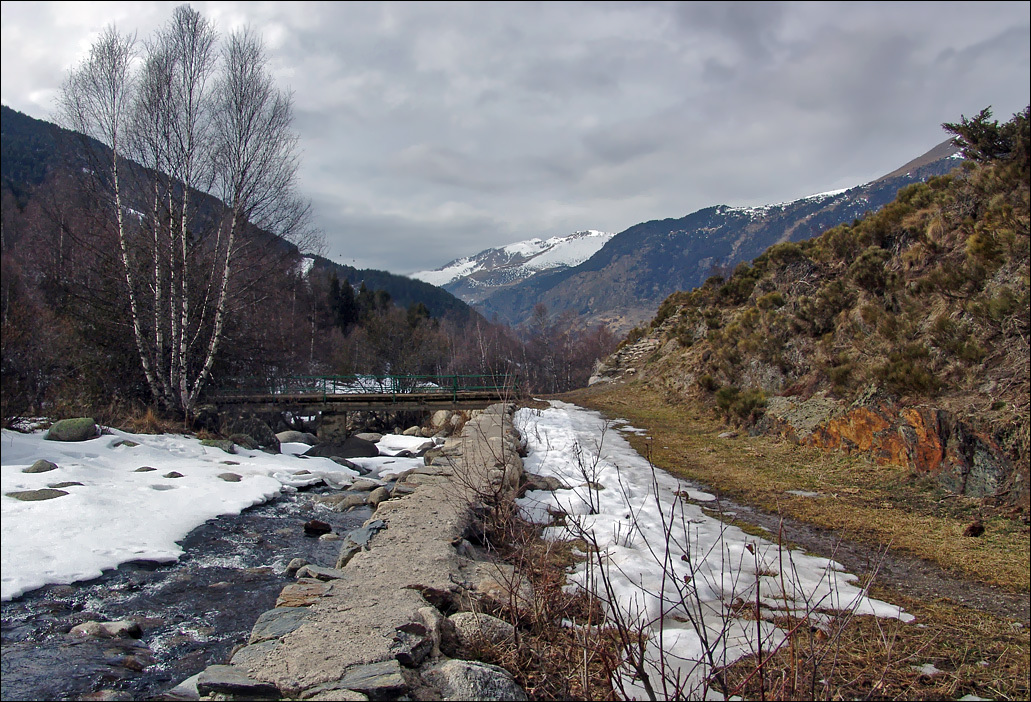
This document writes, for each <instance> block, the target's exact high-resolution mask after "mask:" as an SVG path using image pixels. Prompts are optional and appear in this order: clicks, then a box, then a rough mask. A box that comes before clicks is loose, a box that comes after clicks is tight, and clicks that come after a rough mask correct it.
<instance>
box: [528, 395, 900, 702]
mask: <svg viewBox="0 0 1031 702" xmlns="http://www.w3.org/2000/svg"><path fill="white" fill-rule="evenodd" d="M620 424H622V426H620ZM516 426H517V427H518V428H519V429H520V431H521V432H522V433H523V436H524V437H526V439H527V442H528V448H529V455H528V456H527V458H526V459H525V460H524V466H525V468H526V470H527V471H529V472H531V473H537V474H540V475H544V476H552V477H555V478H558V479H559V480H561V481H562V482H563V483H565V484H566V485H567V486H569V487H571V488H572V489H569V490H556V491H555V492H546V491H530V492H528V493H526V495H525V496H524V497H523V498H522V499H520V500H519V504H520V508H521V510H522V512H523V514H524V515H525V516H526V517H527V518H528V519H530V520H532V521H534V522H536V523H540V524H548V523H550V521H551V519H552V517H551V515H552V514H555V513H565V514H567V515H571V516H569V517H567V518H566V520H565V521H566V526H559V527H549V528H547V529H546V530H545V531H546V534H547V536H548V537H549V538H554V539H569V538H572V537H575V536H581V535H586V536H588V537H589V538H593V539H594V540H595V541H596V542H597V545H598V547H599V553H600V556H601V557H600V565H599V562H598V561H599V559H596V558H592V559H591V560H589V561H585V562H584V563H583V564H581V565H580V566H579V567H578V570H577V571H576V572H574V574H573V576H572V577H573V580H574V581H575V583H576V585H574V587H576V586H577V585H578V586H581V587H587V588H589V589H592V590H593V591H595V592H599V591H602V592H604V588H602V587H601V582H602V580H601V576H602V574H603V572H602V571H603V570H604V575H605V577H606V578H607V580H608V582H609V584H610V587H611V589H610V590H609V591H610V592H611V593H612V597H611V598H608V601H609V603H610V604H609V607H610V618H613V619H614V618H616V617H621V618H622V620H623V621H624V622H630V623H632V624H633V625H634V626H640V627H642V628H643V629H644V630H645V631H646V632H649V633H650V634H651V637H650V638H649V643H648V644H647V646H648V648H647V649H646V658H647V659H648V660H649V661H650V667H651V670H650V671H649V677H650V678H651V679H652V680H653V681H656V680H659V679H663V678H664V679H665V680H666V682H667V686H666V688H665V689H664V690H663V689H661V687H662V686H661V684H660V685H659V687H660V689H659V693H658V694H659V696H660V698H661V697H667V698H668V697H679V698H683V697H684V696H687V697H689V698H692V699H698V698H702V697H705V696H706V692H707V691H706V690H705V689H704V680H705V678H706V676H707V672H708V670H710V668H711V666H713V665H715V666H723V665H726V664H728V663H731V662H733V661H734V660H737V659H738V658H740V657H742V656H745V655H748V654H750V653H755V652H756V651H757V650H758V648H759V646H760V645H761V647H762V650H763V651H766V652H769V651H770V650H771V649H772V648H773V647H774V646H776V645H778V644H780V643H781V642H782V641H783V638H784V632H782V631H781V630H779V629H778V628H777V627H776V626H775V625H774V624H773V623H772V621H770V620H772V619H773V618H774V617H775V616H777V615H782V614H784V613H785V612H787V613H791V614H796V615H799V614H805V613H815V614H814V615H813V616H812V617H811V618H810V621H812V622H815V623H817V624H819V623H820V622H826V621H827V620H828V618H829V617H830V616H831V615H832V613H835V612H850V611H851V612H855V613H857V614H872V615H876V616H880V617H896V618H900V619H902V620H904V621H910V620H912V616H911V615H908V614H905V613H904V612H902V611H901V610H900V609H899V608H898V607H896V606H893V605H890V604H888V603H885V602H881V601H879V600H875V599H871V598H869V597H867V596H866V593H865V591H864V590H863V589H862V588H860V587H859V586H858V585H857V584H856V583H857V581H858V578H857V577H856V576H855V575H850V574H848V573H845V572H844V571H843V568H842V566H841V565H839V564H837V563H835V562H833V561H831V560H828V559H825V558H819V557H814V556H810V555H807V554H805V553H803V552H801V551H790V552H789V551H787V550H781V549H780V548H779V547H778V545H777V544H776V543H774V542H773V541H767V540H763V539H760V538H758V537H755V536H751V535H749V534H746V533H745V532H743V531H741V530H740V529H738V528H736V527H733V526H729V525H727V524H725V523H723V522H721V521H720V520H717V519H715V518H713V517H710V516H707V515H706V514H705V513H704V512H703V511H702V505H707V506H708V507H709V508H710V509H712V508H715V507H716V505H715V498H714V497H713V496H712V495H709V494H707V493H704V492H700V491H698V490H694V489H690V488H689V487H687V486H684V485H681V484H679V483H678V481H677V480H676V479H675V478H673V477H672V476H670V475H668V474H667V473H664V472H662V471H660V470H658V469H655V470H653V469H652V467H651V466H650V465H649V464H648V462H647V461H646V460H645V459H644V458H642V457H641V456H640V455H638V454H637V453H636V452H635V451H634V450H633V448H631V446H630V445H629V443H627V441H626V440H625V439H624V438H622V436H620V435H619V431H627V432H638V433H639V432H640V430H638V429H635V428H633V427H629V426H626V423H625V422H622V423H620V422H618V421H617V422H614V423H613V424H612V425H606V423H605V421H604V420H603V419H602V417H601V416H600V415H599V414H597V413H595V412H591V411H588V410H584V409H581V408H578V407H576V406H574V405H569V404H565V403H562V402H552V406H551V408H550V409H546V410H531V409H522V410H519V412H518V413H517V416H516ZM617 427H618V429H619V431H617V430H616V428H617ZM773 538H774V539H775V537H773ZM667 544H668V548H667ZM757 588H758V592H757ZM603 599H606V598H604V597H603ZM757 600H758V602H759V610H760V612H761V615H760V621H759V622H756V621H755V620H754V616H753V618H752V620H746V619H743V618H739V617H738V615H737V612H741V613H749V614H751V615H754V613H755V611H756V602H757ZM617 610H618V611H617ZM663 666H664V672H665V675H663V674H662V673H660V668H662V667H663ZM622 682H623V685H624V686H625V687H624V689H625V691H626V692H627V693H628V694H629V695H630V696H631V697H636V698H639V699H646V698H647V695H646V693H645V690H644V689H643V688H642V687H640V686H639V684H638V683H636V682H635V681H633V680H631V679H630V676H629V675H628V676H626V677H625V679H624V680H623V681H622ZM708 694H715V691H708ZM721 698H722V697H721Z"/></svg>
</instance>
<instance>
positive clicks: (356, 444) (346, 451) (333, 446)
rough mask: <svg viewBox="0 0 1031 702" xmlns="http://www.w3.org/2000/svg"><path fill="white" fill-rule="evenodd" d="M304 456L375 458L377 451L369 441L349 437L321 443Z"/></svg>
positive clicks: (374, 445)
mask: <svg viewBox="0 0 1031 702" xmlns="http://www.w3.org/2000/svg"><path fill="white" fill-rule="evenodd" d="M304 455H305V456H321V457H323V458H375V457H376V456H378V455H379V449H378V448H376V444H374V443H372V442H371V441H366V440H364V439H359V438H358V437H356V436H349V437H347V439H346V440H345V441H340V442H332V443H321V444H318V445H316V446H313V447H311V448H310V449H308V450H307V451H305V452H304Z"/></svg>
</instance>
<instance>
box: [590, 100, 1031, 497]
mask: <svg viewBox="0 0 1031 702" xmlns="http://www.w3.org/2000/svg"><path fill="white" fill-rule="evenodd" d="M1026 132H1027V125H1026V115H1025V122H1024V138H1025V142H1024V147H1023V148H1024V154H1023V160H1022V161H1021V159H1020V158H1018V157H1017V156H1014V157H1013V158H1012V159H1011V160H1004V161H993V162H990V163H985V164H978V165H974V164H968V165H967V166H966V167H965V168H964V170H962V171H957V172H956V173H954V174H951V175H947V176H943V177H938V178H933V179H931V180H929V181H928V182H927V183H926V184H923V183H918V184H913V185H910V186H908V187H906V188H904V189H903V190H901V191H900V192H899V194H898V196H897V198H896V199H895V200H894V201H893V202H892V203H890V204H889V205H887V206H886V207H884V208H883V209H882V210H880V211H879V212H877V213H875V214H873V215H871V216H869V217H867V218H866V219H864V220H863V221H861V222H856V223H854V224H845V225H840V226H837V227H834V228H832V229H829V230H828V231H826V232H824V233H823V234H822V235H821V236H819V237H817V238H815V239H812V240H809V241H804V242H801V243H791V242H787V243H780V244H778V245H775V246H773V247H771V248H770V249H768V250H767V251H766V252H765V253H763V254H762V255H761V256H758V257H757V258H756V259H755V260H754V262H753V263H752V264H751V265H748V264H741V265H740V266H738V268H737V269H736V270H735V271H734V273H733V274H732V275H729V276H727V277H726V278H724V277H721V276H714V277H712V278H710V279H709V280H707V281H706V283H705V284H704V285H703V286H702V287H700V288H697V289H695V290H694V291H691V292H679V293H676V294H674V295H671V296H670V297H669V298H667V300H665V301H664V302H663V304H662V306H661V307H660V308H659V312H658V314H657V315H656V317H655V318H654V319H653V320H652V323H651V328H650V329H649V330H647V331H643V332H638V333H637V334H634V335H632V338H631V340H630V342H629V343H627V344H625V345H624V347H623V348H622V349H621V350H620V351H619V352H617V354H616V355H615V356H614V357H612V358H610V359H609V360H608V361H606V363H605V364H603V365H602V367H601V368H599V369H598V373H597V374H596V380H604V379H611V378H616V377H620V376H626V375H628V374H629V375H635V374H636V376H637V377H638V378H639V379H641V380H643V381H644V382H645V383H647V384H648V385H650V386H652V387H654V388H656V389H659V390H661V391H662V392H663V393H664V394H665V396H666V397H668V398H669V399H670V401H672V402H683V401H688V400H699V401H702V402H703V403H705V404H713V405H715V406H716V407H718V408H719V411H720V412H721V413H722V414H723V415H724V416H725V417H726V418H728V419H729V420H731V421H735V422H738V423H742V424H745V425H747V426H750V427H751V428H752V429H753V430H754V431H769V432H775V433H780V434H782V435H784V436H787V437H789V438H792V439H794V440H796V441H799V442H801V443H805V444H810V445H815V446H821V447H826V448H837V449H844V450H847V451H854V450H859V451H863V452H869V453H870V455H871V456H872V457H873V458H874V459H875V460H877V461H878V462H880V463H883V464H888V465H898V466H904V467H908V468H910V469H911V470H912V471H913V472H914V475H917V476H918V475H925V474H929V475H932V476H934V478H936V479H937V481H938V482H939V483H940V484H941V485H943V486H944V487H946V488H948V489H949V490H952V491H954V492H957V493H961V494H966V495H970V496H975V497H995V498H998V499H1000V500H1004V501H1006V502H1009V503H1011V504H1012V503H1016V505H1018V506H1020V507H1022V508H1023V509H1024V510H1025V511H1026V510H1027V508H1028V494H1029V493H1028V483H1029V475H1028V463H1029V452H1031V429H1029V421H1031V419H1029V404H1031V401H1029V392H1031V387H1029V365H1031V357H1029V356H1031V354H1029V346H1028V338H1029V336H1031V309H1029V308H1031V295H1029V289H1031V264H1029V253H1031V244H1029V239H1031V227H1029V223H1031V216H1029V200H1031V197H1029V187H1028V167H1027V152H1026V149H1027V142H1026V137H1027V134H1026ZM1018 151H1019V149H1018ZM637 337H639V338H637ZM630 367H633V368H634V369H636V370H635V372H634V373H630V371H629V368H630ZM905 475H906V474H905V473H900V479H902V478H903V477H904V476H905Z"/></svg>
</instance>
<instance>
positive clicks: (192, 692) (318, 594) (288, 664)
mask: <svg viewBox="0 0 1031 702" xmlns="http://www.w3.org/2000/svg"><path fill="white" fill-rule="evenodd" d="M512 413H513V408H512V407H511V406H509V405H495V406H493V407H491V408H489V409H487V410H484V411H482V412H479V413H476V414H475V415H474V416H473V417H472V418H471V419H470V420H469V421H468V422H467V423H466V425H465V427H464V429H463V431H462V433H461V435H460V436H457V437H452V438H450V439H449V440H448V441H447V443H446V444H445V445H444V446H443V447H441V448H440V449H437V450H435V451H431V452H430V453H428V454H427V455H426V457H425V459H424V461H425V465H424V466H422V467H419V468H417V469H414V470H411V471H409V472H408V473H406V474H404V475H402V476H401V477H400V478H399V479H398V480H397V482H396V483H395V485H394V487H393V490H392V492H391V494H390V496H389V499H383V500H382V501H380V502H379V504H378V505H377V506H376V511H375V513H374V514H373V515H372V517H371V518H370V519H369V520H368V521H367V522H366V523H365V525H364V526H363V527H362V528H361V529H358V530H356V531H355V532H352V533H351V534H349V535H348V536H347V537H346V538H345V539H343V540H342V541H341V544H342V546H341V551H340V556H339V558H338V560H337V563H336V564H334V565H335V567H328V566H325V565H317V564H309V565H304V566H302V567H300V568H299V569H298V571H297V574H298V576H299V577H298V579H297V581H296V582H295V583H292V584H290V585H288V586H287V587H286V588H284V590H283V592H282V594H281V596H280V598H279V601H278V603H277V607H276V608H275V609H272V610H269V611H268V612H265V613H264V614H263V615H261V617H260V618H259V619H258V621H257V623H256V624H255V625H254V628H253V630H252V632H251V636H250V641H249V643H248V645H246V646H244V647H242V648H239V649H238V650H236V651H235V652H234V654H233V655H232V658H231V660H230V661H229V662H228V664H226V665H215V666H211V667H209V668H208V669H207V670H205V671H203V672H202V673H200V674H199V675H198V676H195V677H194V678H191V680H189V681H186V683H184V684H183V685H180V686H179V687H178V688H176V689H175V690H173V691H172V693H170V694H169V695H168V696H167V698H171V699H189V698H192V699H197V698H198V697H200V698H207V699H280V698H289V699H303V700H364V699H372V700H376V699H398V698H408V699H445V700H446V699H495V700H515V699H526V695H525V692H524V691H523V690H522V689H521V688H520V687H519V686H518V685H517V684H516V683H515V682H514V680H513V679H512V677H511V676H510V675H509V674H508V673H507V672H506V671H504V670H503V669H501V668H498V667H496V666H491V665H487V664H484V663H480V662H476V661H472V660H464V659H463V654H464V652H465V651H467V650H468V649H469V648H470V647H471V646H474V645H476V643H477V642H476V641H475V639H476V637H477V636H482V637H487V638H489V639H495V638H497V637H498V636H501V637H504V636H505V632H506V623H505V622H502V621H500V620H497V619H494V618H493V617H488V616H487V615H485V614H481V613H480V611H481V610H483V609H486V608H487V607H489V606H490V605H491V603H492V601H494V602H498V603H502V604H509V603H511V602H517V603H518V600H519V598H521V597H527V596H528V594H527V586H526V585H523V584H521V583H520V581H519V579H518V576H517V574H516V573H515V572H514V570H513V569H512V568H511V567H510V566H506V565H505V564H502V563H495V562H493V561H492V560H491V559H490V558H489V557H488V556H487V555H486V553H485V552H484V551H482V550H481V549H480V548H479V547H478V546H477V544H476V541H477V534H481V533H482V532H481V531H480V525H481V524H482V517H483V514H484V510H485V509H489V506H490V504H491V503H492V502H494V501H495V500H497V499H499V498H505V497H506V496H508V495H510V493H511V492H514V491H515V490H516V489H517V487H518V485H519V483H520V480H521V479H522V472H523V469H522V460H521V458H520V455H519V446H520V444H519V440H520V439H519V436H518V432H517V431H516V430H515V428H514V427H513V425H512Z"/></svg>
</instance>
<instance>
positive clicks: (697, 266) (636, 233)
mask: <svg viewBox="0 0 1031 702" xmlns="http://www.w3.org/2000/svg"><path fill="white" fill-rule="evenodd" d="M957 153H958V150H957V148H956V147H955V146H953V145H952V144H951V143H950V142H948V141H946V142H943V143H941V144H939V145H938V146H936V147H934V148H933V149H931V150H930V151H928V152H927V153H925V154H923V155H921V156H920V157H918V158H916V159H914V160H912V161H910V162H908V163H907V164H905V165H904V166H902V167H901V168H899V169H896V170H895V171H892V172H891V173H889V174H887V175H885V176H882V177H881V178H878V179H877V180H874V181H872V182H870V183H867V184H864V185H860V186H856V187H854V188H849V189H845V190H836V191H831V192H825V193H819V194H816V195H811V196H808V197H804V198H800V199H798V200H794V201H792V202H785V203H778V204H772V205H765V206H761V207H729V206H727V205H718V206H713V207H707V208H704V209H701V210H698V211H696V212H693V213H691V214H689V215H687V216H685V217H681V218H677V219H663V220H652V221H650V222H642V223H641V224H637V225H634V226H633V227H630V228H629V229H627V230H625V231H623V232H620V233H618V234H616V235H614V236H610V237H609V238H608V239H607V240H606V241H605V242H604V245H603V246H601V247H600V248H599V249H598V250H597V252H596V253H594V254H593V255H592V256H590V257H589V258H587V259H586V260H584V261H582V262H581V263H578V264H576V265H571V266H563V267H553V268H541V269H540V270H538V271H535V272H533V273H532V274H531V275H528V276H525V277H523V278H522V279H519V280H515V281H514V282H510V281H504V279H503V276H504V275H505V270H506V269H505V266H504V265H501V266H498V267H497V268H496V269H490V268H489V265H490V263H491V261H493V260H496V259H495V257H497V260H500V258H501V257H500V256H499V254H498V253H497V252H502V251H505V249H507V248H509V247H503V248H501V249H488V250H487V251H484V252H482V253H480V254H477V255H476V256H473V257H469V258H466V259H458V261H455V262H453V264H449V266H445V267H444V269H441V271H439V273H440V276H441V279H444V278H446V276H457V277H452V278H451V279H450V280H447V281H446V282H443V283H438V284H439V285H441V286H442V287H444V288H445V289H446V290H449V291H450V292H452V293H454V294H455V295H456V296H458V297H460V298H461V299H463V300H465V301H466V302H469V303H470V304H473V305H475V306H476V307H477V308H478V309H479V310H480V311H481V312H482V313H483V314H484V315H485V316H487V317H488V318H491V317H494V316H496V317H497V318H498V319H499V320H500V321H503V322H506V323H509V324H513V325H520V324H524V323H525V322H527V321H528V320H529V319H530V318H531V316H532V314H533V308H534V306H535V305H537V304H539V303H543V304H544V305H546V306H547V308H548V310H549V311H550V312H552V313H553V314H561V313H565V312H572V313H573V314H575V315H577V316H578V317H579V319H580V321H581V323H583V324H585V325H590V324H596V323H601V324H605V325H607V326H609V327H610V328H612V329H613V330H614V331H617V332H626V331H627V330H629V329H630V328H631V327H633V326H635V325H637V324H640V323H641V322H644V321H646V320H648V319H650V318H651V317H652V316H653V315H654V314H655V310H656V309H657V308H658V306H659V304H660V303H661V302H662V301H663V300H664V299H665V298H666V297H667V296H668V295H670V294H671V293H673V292H676V291H678V290H691V289H693V288H695V287H697V286H699V285H701V284H702V283H703V282H704V281H705V279H706V278H708V277H709V276H710V275H711V274H712V273H714V272H718V271H724V272H727V271H729V270H732V269H733V268H734V266H736V265H737V264H738V263H741V262H743V261H749V260H751V259H753V258H755V257H756V256H758V255H759V254H761V253H762V252H763V251H765V250H766V249H767V248H769V247H770V246H772V245H773V244H776V243H780V242H784V241H802V240H805V239H810V238H812V237H814V236H817V235H819V234H820V233H821V232H823V231H825V230H826V229H829V228H830V227H834V226H837V225H839V224H842V223H847V222H851V221H853V220H854V219H859V218H861V217H863V216H864V215H865V214H866V213H867V212H871V211H876V210H878V209H879V208H881V207H882V206H884V205H885V204H887V203H888V202H891V201H892V200H893V199H894V198H895V194H896V193H897V192H898V190H899V189H900V188H902V187H904V186H906V185H909V184H910V183H914V182H918V181H925V180H927V179H928V178H930V177H932V176H935V175H942V174H945V173H947V172H949V171H951V170H952V169H953V168H954V167H956V166H958V165H959V164H960V160H959V159H958V158H957ZM538 241H539V240H538ZM549 241H550V240H549ZM521 243H523V242H521ZM513 246H515V247H518V246H519V245H518V244H517V245H513ZM462 266H467V267H468V269H469V271H470V272H469V273H463V272H462ZM477 266H479V267H477ZM493 270H497V271H498V273H496V274H495V273H493ZM445 271H446V272H447V273H446V275H445ZM416 275H419V274H416ZM423 280H428V278H425V277H424V278H423ZM496 280H497V281H498V283H499V284H494V283H495V281H496Z"/></svg>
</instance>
